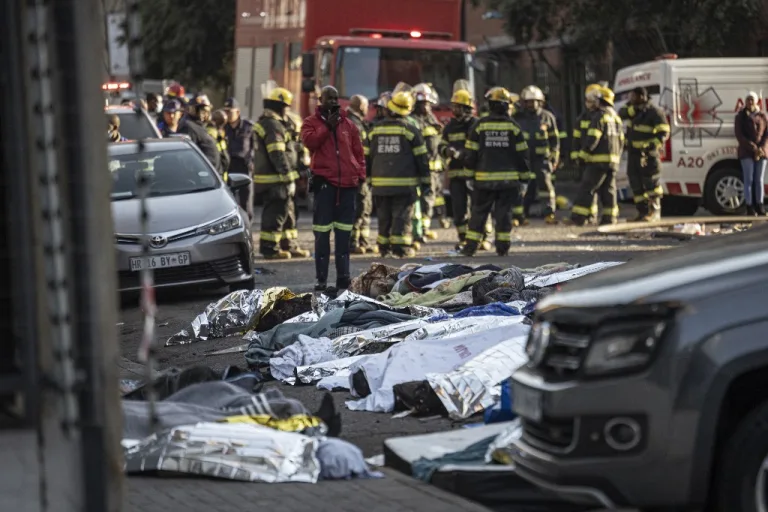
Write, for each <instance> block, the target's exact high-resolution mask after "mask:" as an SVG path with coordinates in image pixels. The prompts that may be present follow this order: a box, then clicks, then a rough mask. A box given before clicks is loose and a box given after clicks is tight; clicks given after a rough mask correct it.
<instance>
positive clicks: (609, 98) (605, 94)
mask: <svg viewBox="0 0 768 512" xmlns="http://www.w3.org/2000/svg"><path fill="white" fill-rule="evenodd" d="M600 98H601V99H602V100H603V101H604V102H606V103H607V104H609V105H610V106H613V100H614V99H616V95H615V94H614V93H613V91H612V90H611V89H610V87H600Z"/></svg>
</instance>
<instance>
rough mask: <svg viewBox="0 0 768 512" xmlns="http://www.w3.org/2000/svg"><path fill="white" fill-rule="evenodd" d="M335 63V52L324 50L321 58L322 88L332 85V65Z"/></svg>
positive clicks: (320, 74)
mask: <svg viewBox="0 0 768 512" xmlns="http://www.w3.org/2000/svg"><path fill="white" fill-rule="evenodd" d="M332 62H333V50H323V53H322V55H321V56H320V73H319V76H320V87H325V86H326V85H330V83H331V63H332Z"/></svg>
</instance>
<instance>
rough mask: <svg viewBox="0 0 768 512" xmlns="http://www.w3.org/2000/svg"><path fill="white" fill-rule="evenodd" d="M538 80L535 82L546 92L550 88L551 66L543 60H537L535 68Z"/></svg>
mask: <svg viewBox="0 0 768 512" xmlns="http://www.w3.org/2000/svg"><path fill="white" fill-rule="evenodd" d="M533 70H534V73H535V74H536V79H535V80H534V81H535V82H536V83H537V84H539V86H540V87H541V88H542V89H544V90H546V89H547V88H548V87H549V65H548V64H547V63H546V62H544V61H543V60H537V61H536V62H535V63H534V66H533Z"/></svg>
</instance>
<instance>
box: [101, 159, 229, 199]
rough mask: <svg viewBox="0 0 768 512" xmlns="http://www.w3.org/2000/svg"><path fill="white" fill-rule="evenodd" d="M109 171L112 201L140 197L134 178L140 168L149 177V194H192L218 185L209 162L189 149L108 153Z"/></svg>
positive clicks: (153, 195) (137, 175)
mask: <svg viewBox="0 0 768 512" xmlns="http://www.w3.org/2000/svg"><path fill="white" fill-rule="evenodd" d="M109 170H110V172H111V174H112V200H113V201H120V200H124V199H133V198H136V197H138V196H139V186H138V181H137V177H139V176H140V173H141V172H142V171H143V172H146V173H147V175H148V176H149V195H150V196H151V197H156V196H176V195H181V194H191V193H194V192H202V191H205V190H213V189H216V188H219V187H220V186H221V182H220V181H219V179H218V177H217V176H216V174H215V172H214V171H213V169H211V168H210V165H208V163H207V162H206V161H205V160H203V157H202V156H201V155H199V154H198V153H197V152H196V151H194V150H192V149H180V150H173V151H155V152H152V151H147V152H144V153H141V154H137V153H130V154H126V155H110V160H109Z"/></svg>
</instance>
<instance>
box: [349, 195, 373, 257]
mask: <svg viewBox="0 0 768 512" xmlns="http://www.w3.org/2000/svg"><path fill="white" fill-rule="evenodd" d="M356 197H357V201H356V206H355V211H356V212H357V215H356V218H355V225H354V227H353V228H352V242H351V243H352V247H369V246H370V245H371V243H370V241H369V240H368V238H369V237H370V236H371V212H373V195H372V192H371V185H370V183H362V184H361V185H360V186H359V187H358V189H357V196H356Z"/></svg>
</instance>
